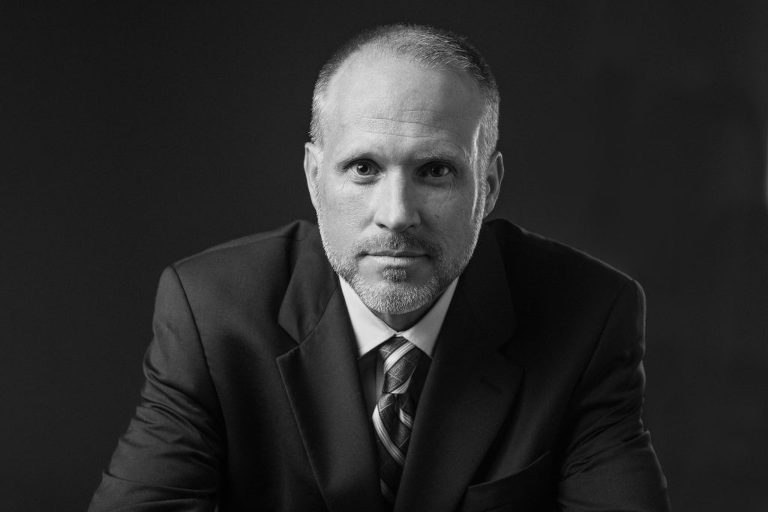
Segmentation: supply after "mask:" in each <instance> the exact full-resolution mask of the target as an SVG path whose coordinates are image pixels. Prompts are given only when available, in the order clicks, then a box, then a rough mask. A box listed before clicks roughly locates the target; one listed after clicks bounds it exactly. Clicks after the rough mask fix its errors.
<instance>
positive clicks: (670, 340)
mask: <svg viewBox="0 0 768 512" xmlns="http://www.w3.org/2000/svg"><path fill="white" fill-rule="evenodd" d="M221 4H222V5H219V6H213V5H211V4H210V3H203V2H123V3H119V4H118V3H113V2H91V3H87V4H80V5H77V6H73V5H69V4H67V3H65V2H61V5H60V6H59V7H42V6H39V5H38V4H32V3H28V4H24V7H21V4H19V5H16V6H14V5H11V4H8V3H5V2H3V3H2V4H0V34H1V35H0V43H2V44H0V93H1V94H0V212H1V214H0V227H1V228H2V231H1V233H2V250H1V251H0V273H1V274H0V278H1V281H0V290H1V291H0V293H1V294H2V297H0V298H1V299H2V301H1V302H0V318H1V319H2V326H1V328H2V331H0V332H2V338H1V339H2V344H1V345H0V377H1V378H2V382H1V383H0V408H1V410H2V411H3V413H2V418H0V439H2V447H1V448H0V460H1V461H2V462H1V463H0V510H3V511H13V512H15V511H27V510H29V511H38V510H45V511H48V510H62V511H70V510H71V511H75V510H83V509H85V507H86V505H87V502H88V500H89V498H90V495H91V493H92V492H93V490H94V489H95V487H96V486H97V484H98V482H99V478H100V472H101V470H102V469H103V468H104V466H105V465H106V464H107V462H108V460H109V457H110V455H111V452H112V450H113V449H114V446H115V443H116V440H117V438H118V436H119V435H120V434H121V433H122V431H123V430H124V429H125V427H126V426H127V422H128V420H129V418H130V416H131V414H132V411H133V407H134V406H135V404H136V402H137V399H138V391H139V388H140V385H141V381H142V375H141V358H142V355H143V352H144V350H145V348H146V346H147V344H148V342H149V339H150V336H151V330H150V319H151V313H152V304H153V297H154V291H155V286H156V283H157V279H158V277H159V274H160V272H161V270H162V268H163V267H164V266H165V265H167V264H168V263H170V262H172V261H174V260H177V259H179V258H181V257H184V256H186V255H189V254H191V253H193V252H196V251H199V250H201V249H203V248H205V247H207V246H210V245H213V244H215V243H218V242H222V241H225V240H227V239H230V238H233V237H238V236H242V235H245V234H248V233H251V232H253V231H258V230H264V229H269V228H272V227H275V226H277V225H280V224H283V223H285V222H288V221H289V220H292V219H294V218H297V217H303V218H307V219H311V218H313V212H312V210H311V206H310V203H309V200H308V195H307V193H306V189H305V182H304V176H303V172H302V168H301V161H302V154H303V153H302V144H303V142H304V141H305V139H306V131H307V125H308V122H309V109H310V94H311V89H312V85H313V81H314V77H315V74H316V72H317V71H318V68H319V66H320V65H321V63H322V62H323V60H324V59H325V58H326V57H327V56H328V55H329V52H330V51H331V50H332V49H333V48H335V47H336V46H337V45H338V44H339V43H341V42H342V41H343V40H345V39H346V38H348V37H349V36H350V35H352V34H353V33H355V32H356V31H358V30H359V29H361V28H362V27H367V26H370V25H374V24H380V23H384V22H393V21H412V22H426V23H431V24H436V25H440V26H443V27H447V28H451V29H454V30H456V31H459V32H461V33H464V34H467V35H468V36H470V38H471V39H472V40H473V41H474V42H475V43H476V45H477V46H478V47H479V48H480V49H481V51H482V52H483V53H484V54H485V55H486V57H487V59H488V61H489V62H490V64H491V65H492V67H493V68H494V70H495V72H496V75H497V79H498V82H499V84H500V89H501V95H502V104H501V107H502V108H501V110H502V112H501V141H500V149H501V150H502V151H503V153H504V156H505V163H506V169H507V175H506V179H505V182H504V187H503V189H502V198H501V200H500V203H499V205H498V206H497V209H496V212H495V215H496V216H502V217H506V218H509V219H511V220H513V221H514V222H517V223H519V224H521V225H523V226H525V227H527V228H529V229H531V230H534V231H538V232H541V233H543V234H545V235H548V236H552V237H556V238H559V239H561V240H563V241H565V242H567V243H570V244H572V245H575V246H577V247H579V248H582V249H584V250H587V251H589V252H591V253H592V254H594V255H596V256H598V257H600V258H603V259H605V260H607V261H609V262H611V263H612V264H614V265H615V266H617V267H619V268H621V269H623V270H625V271H627V272H628V273H630V274H632V275H633V276H634V277H636V278H637V279H639V280H640V281H641V283H643V285H644V286H645V289H646V292H647V297H648V341H647V343H648V352H647V358H646V370H647V375H648V379H649V380H648V388H647V402H646V411H645V418H646V424H647V425H648V427H649V428H650V429H651V432H652V434H653V440H654V443H655V446H656V449H657V452H658V455H659V457H660V459H661V462H662V464H663V466H664V469H665V472H666V474H667V477H668V479H669V485H670V491H671V496H672V500H673V506H674V508H675V510H677V511H722V510H738V511H765V510H768V489H767V488H766V484H767V483H768V440H766V437H767V436H768V384H767V379H766V375H765V374H766V368H767V367H768V215H767V214H766V140H768V134H767V131H766V114H767V113H768V109H767V108H766V101H767V100H768V8H766V7H765V5H766V4H765V3H761V2H758V1H755V2H741V3H739V2H733V1H731V2H725V1H723V2H705V4H706V5H701V3H699V2H689V3H683V2H669V1H659V2H633V3H627V2H613V1H605V2H591V3H581V2H567V3H557V4H555V3H546V2H533V1H531V2H496V3H494V2H481V1H477V2H473V3H469V2H467V3H464V4H460V3H457V4H454V5H453V6H451V7H448V6H447V5H441V4H442V2H441V3H423V2H416V1H408V2H401V3H398V2H380V3H379V5H378V6H364V5H363V4H361V3H360V2H355V3H351V2H350V3H346V4H336V3H334V4H331V3H329V2H324V3H320V2H318V3H316V4H314V5H312V6H310V5H309V4H308V3H307V4H304V5H302V4H289V3H281V4H280V6H276V5H272V4H271V3H270V4H266V5H260V6H256V5H253V6H251V7H238V8H233V7H224V6H223V2H222V3H221Z"/></svg>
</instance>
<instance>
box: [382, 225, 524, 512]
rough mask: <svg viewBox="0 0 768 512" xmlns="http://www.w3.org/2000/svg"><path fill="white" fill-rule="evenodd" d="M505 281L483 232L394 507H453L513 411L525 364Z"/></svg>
mask: <svg viewBox="0 0 768 512" xmlns="http://www.w3.org/2000/svg"><path fill="white" fill-rule="evenodd" d="M507 283H508V280H507V277H506V274H505V272H504V267H503V262H502V260H501V255H500V252H499V249H498V246H497V244H496V242H495V240H494V239H493V238H492V236H490V235H489V234H488V233H487V232H486V231H485V230H484V232H483V233H482V234H481V237H480V240H479V241H478V245H477V248H476V250H475V254H474V256H473V258H472V261H471V262H470V264H469V265H468V266H467V268H466V270H465V271H464V273H463V274H462V277H461V279H460V280H459V286H458V287H457V289H456V293H455V295H454V297H453V300H452V302H451V306H450V308H449V310H448V314H447V315H446V319H445V322H444V323H443V327H442V329H441V331H440V335H439V337H438V343H437V346H436V348H435V354H434V359H433V361H432V364H431V367H430V371H429V374H428V376H427V380H426V382H425V385H424V389H423V391H422V395H421V399H420V401H419V407H418V410H417V413H416V419H415V423H414V430H413V433H412V438H411V444H410V447H409V449H408V456H407V458H406V463H405V468H404V470H403V477H402V481H401V483H400V490H399V492H398V497H397V503H396V506H395V510H396V511H397V512H407V511H414V512H415V511H423V510H445V511H449V510H454V509H456V508H457V506H458V505H459V502H460V500H461V498H462V496H463V494H464V490H465V489H466V487H467V485H468V484H469V483H470V481H471V479H472V477H473V475H474V473H475V472H476V471H477V468H478V466H479V465H480V463H481V461H482V459H483V457H484V455H485V454H486V452H487V451H488V449H489V447H490V445H491V444H492V442H493V440H494V439H495V438H496V436H497V434H498V431H499V429H500V427H501V425H502V423H503V422H504V420H505V418H506V417H507V415H508V413H509V410H510V406H511V403H512V401H513V399H514V397H515V395H516V392H517V389H518V387H519V384H520V380H521V378H522V375H523V369H522V367H521V366H519V365H518V364H517V363H519V360H518V358H516V357H514V356H510V355H509V354H508V352H509V350H508V349H509V348H510V344H508V342H509V341H510V336H511V335H512V333H513V330H514V323H515V319H514V309H513V307H512V300H511V298H510V294H509V290H508V284H507ZM505 345H506V346H505ZM511 345H514V344H511Z"/></svg>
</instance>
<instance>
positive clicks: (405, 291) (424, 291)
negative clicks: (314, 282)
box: [350, 270, 441, 315]
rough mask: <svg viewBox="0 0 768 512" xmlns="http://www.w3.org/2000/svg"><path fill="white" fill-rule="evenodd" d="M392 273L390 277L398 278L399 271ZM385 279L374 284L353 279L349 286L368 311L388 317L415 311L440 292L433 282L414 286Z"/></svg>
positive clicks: (404, 281) (403, 281)
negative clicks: (393, 274)
mask: <svg viewBox="0 0 768 512" xmlns="http://www.w3.org/2000/svg"><path fill="white" fill-rule="evenodd" d="M394 272H395V273H396V275H395V276H391V277H395V278H398V277H400V276H399V272H400V271H398V270H396V271H394ZM386 277H387V276H385V279H384V280H380V281H378V282H375V283H370V282H367V281H364V280H362V279H355V280H354V281H353V282H352V283H350V284H351V285H352V288H353V289H354V290H355V292H356V293H357V295H358V296H359V297H360V299H361V300H362V301H363V303H364V304H365V305H366V306H368V308H369V309H372V310H374V311H378V312H379V313H384V314H388V315H402V314H405V313H410V312H412V311H416V310H417V309H419V308H421V307H424V306H426V305H428V304H429V303H431V302H432V301H433V300H434V299H435V298H437V296H438V295H439V294H440V291H441V290H439V289H438V288H437V286H436V285H437V282H436V281H435V280H430V281H429V282H427V283H425V284H422V285H415V284H411V283H408V282H407V281H406V280H402V281H398V280H396V279H387V278H386Z"/></svg>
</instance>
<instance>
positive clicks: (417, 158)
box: [338, 145, 471, 167]
mask: <svg viewBox="0 0 768 512" xmlns="http://www.w3.org/2000/svg"><path fill="white" fill-rule="evenodd" d="M340 156H341V160H340V162H339V164H338V165H339V166H340V167H345V166H347V165H349V164H350V163H352V162H354V161H355V160H366V159H367V160H373V161H378V160H379V153H378V151H376V149H375V148H374V149H369V148H365V149H363V148H355V147H352V148H350V149H349V150H345V151H342V152H341V154H340ZM435 160H437V161H446V162H454V163H461V164H464V165H469V164H470V163H471V161H470V156H469V155H468V154H467V152H466V151H464V150H463V149H460V148H458V147H457V148H456V149H453V148H450V146H449V145H441V147H440V148H439V149H428V150H424V151H419V150H417V151H414V152H413V154H411V155H409V156H408V159H407V161H408V162H415V163H416V164H418V165H422V164H425V163H427V162H431V161H435Z"/></svg>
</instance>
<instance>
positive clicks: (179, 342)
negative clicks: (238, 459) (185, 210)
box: [89, 267, 224, 512]
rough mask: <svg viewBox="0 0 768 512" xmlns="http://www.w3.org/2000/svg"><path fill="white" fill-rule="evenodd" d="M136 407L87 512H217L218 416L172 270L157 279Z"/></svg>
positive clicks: (193, 327) (220, 439)
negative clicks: (139, 397)
mask: <svg viewBox="0 0 768 512" xmlns="http://www.w3.org/2000/svg"><path fill="white" fill-rule="evenodd" d="M153 332H154V337H153V340H152V342H151V344H150V346H149V348H148V349H147V352H146V355H145V358H144V376H145V382H144V386H143V388H142V391H141V402H140V404H139V406H138V407H137V408H136V412H135V414H134V416H133V418H132V420H131V422H130V424H129V426H128V430H127V431H126V433H125V434H124V435H123V437H122V438H121V439H120V441H119V442H118V445H117V449H116V450H115V452H114V454H113V456H112V460H111V462H110V464H109V467H108V468H107V470H106V471H105V472H104V474H103V476H102V480H101V484H100V486H99V488H98V489H97V491H96V493H95V495H94V496H93V500H92V501H91V505H90V507H89V511H91V512H97V511H107V510H109V511H114V510H120V511H129V510H130V511H165V510H184V511H209V510H214V508H215V505H216V495H217V489H218V486H219V475H220V473H221V471H220V469H221V467H222V458H223V456H224V439H223V435H222V431H223V429H222V420H221V409H220V405H219V402H218V398H217V395H216V392H215V389H214V386H213V382H212V380H211V377H210V372H209V369H208V366H207V362H206V358H205V354H204V351H203V347H202V344H201V341H200V336H199V333H198V331H197V327H196V325H195V320H194V318H193V315H192V312H191V309H190V307H189V303H188V301H187V297H186V295H185V292H184V289H183V287H182V284H181V281H180V280H179V277H178V274H177V273H176V271H175V270H174V269H173V268H172V267H169V268H167V269H166V270H165V271H164V272H163V274H162V277H161V278H160V284H159V286H158V292H157V299H156V302H155V314H154V319H153Z"/></svg>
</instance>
